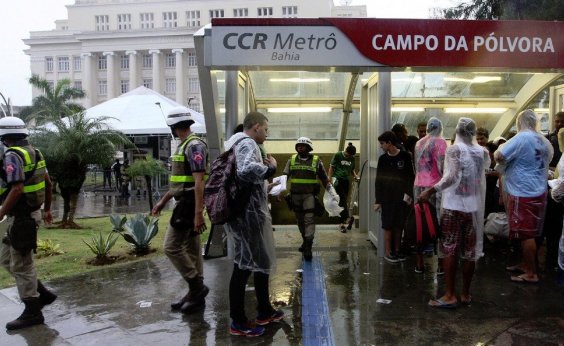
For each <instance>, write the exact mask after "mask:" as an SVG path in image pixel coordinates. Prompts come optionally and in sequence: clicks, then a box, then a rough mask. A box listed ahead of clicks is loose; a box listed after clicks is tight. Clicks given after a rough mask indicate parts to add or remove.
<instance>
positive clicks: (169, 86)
mask: <svg viewBox="0 0 564 346" xmlns="http://www.w3.org/2000/svg"><path fill="white" fill-rule="evenodd" d="M165 92H166V93H169V94H171V93H175V92H176V79H174V78H167V79H166V80H165Z"/></svg>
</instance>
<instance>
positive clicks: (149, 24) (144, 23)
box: [139, 13, 155, 29]
mask: <svg viewBox="0 0 564 346" xmlns="http://www.w3.org/2000/svg"><path fill="white" fill-rule="evenodd" d="M139 19H140V20H139V21H140V22H141V29H153V28H154V27H155V15H154V14H153V13H141V14H140V15H139Z"/></svg>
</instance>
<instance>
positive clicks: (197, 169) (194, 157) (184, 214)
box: [152, 107, 209, 313]
mask: <svg viewBox="0 0 564 346" xmlns="http://www.w3.org/2000/svg"><path fill="white" fill-rule="evenodd" d="M166 122H167V125H168V126H170V128H171V131H172V133H173V134H174V136H175V137H178V138H179V139H180V145H179V146H178V148H177V150H176V153H175V154H174V155H172V157H171V161H172V174H171V176H170V189H169V191H168V192H167V193H166V194H165V195H164V196H163V197H162V198H161V199H160V200H159V202H158V203H157V204H156V205H155V207H154V208H153V211H152V213H153V215H155V216H158V215H159V214H160V212H161V210H162V209H163V208H164V206H165V205H166V204H167V202H168V201H169V200H170V199H171V198H173V197H174V199H175V200H176V205H175V210H174V211H173V217H172V218H171V222H170V224H169V226H168V229H167V232H166V235H165V239H164V252H165V254H166V255H167V257H168V258H169V260H170V261H171V262H172V264H173V265H174V267H175V268H176V270H178V272H179V273H180V275H182V277H183V278H184V280H186V281H187V282H188V286H189V291H188V293H187V294H186V295H185V296H184V297H182V298H180V299H178V300H176V301H173V302H172V304H171V308H172V309H173V310H178V309H180V311H182V312H183V313H190V312H194V311H196V310H198V308H200V307H202V306H204V305H205V300H204V298H205V297H206V295H207V294H208V292H209V289H208V287H207V286H206V285H204V270H203V263H202V262H203V259H202V251H201V246H200V234H201V233H202V232H203V231H205V229H206V224H205V222H204V215H203V212H204V182H205V178H206V168H207V160H208V152H207V147H206V144H205V143H204V142H203V141H202V139H200V138H199V137H197V136H195V135H193V134H192V132H191V131H190V126H191V125H192V124H194V120H193V119H192V116H191V115H190V113H189V112H188V111H187V109H186V108H184V107H176V108H173V109H172V110H171V111H170V112H169V113H168V116H167V121H166Z"/></svg>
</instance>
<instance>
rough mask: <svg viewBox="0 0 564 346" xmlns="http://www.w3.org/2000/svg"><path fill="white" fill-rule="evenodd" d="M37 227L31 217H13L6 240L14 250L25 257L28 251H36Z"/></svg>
mask: <svg viewBox="0 0 564 346" xmlns="http://www.w3.org/2000/svg"><path fill="white" fill-rule="evenodd" d="M38 228H39V225H38V224H37V221H35V219H33V218H32V217H31V216H29V215H28V216H24V217H15V218H14V222H13V224H12V226H11V227H10V230H9V231H8V239H9V240H10V244H11V245H12V247H13V248H14V249H16V250H17V251H19V252H21V254H22V255H26V254H27V253H28V252H29V251H31V250H33V252H34V253H36V252H37V251H36V250H37V229H38Z"/></svg>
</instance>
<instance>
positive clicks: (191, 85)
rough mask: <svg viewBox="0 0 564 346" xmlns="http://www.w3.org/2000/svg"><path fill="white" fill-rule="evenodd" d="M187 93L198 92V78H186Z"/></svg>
mask: <svg viewBox="0 0 564 346" xmlns="http://www.w3.org/2000/svg"><path fill="white" fill-rule="evenodd" d="M188 91H189V92H191V93H198V92H200V80H199V79H198V78H188Z"/></svg>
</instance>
